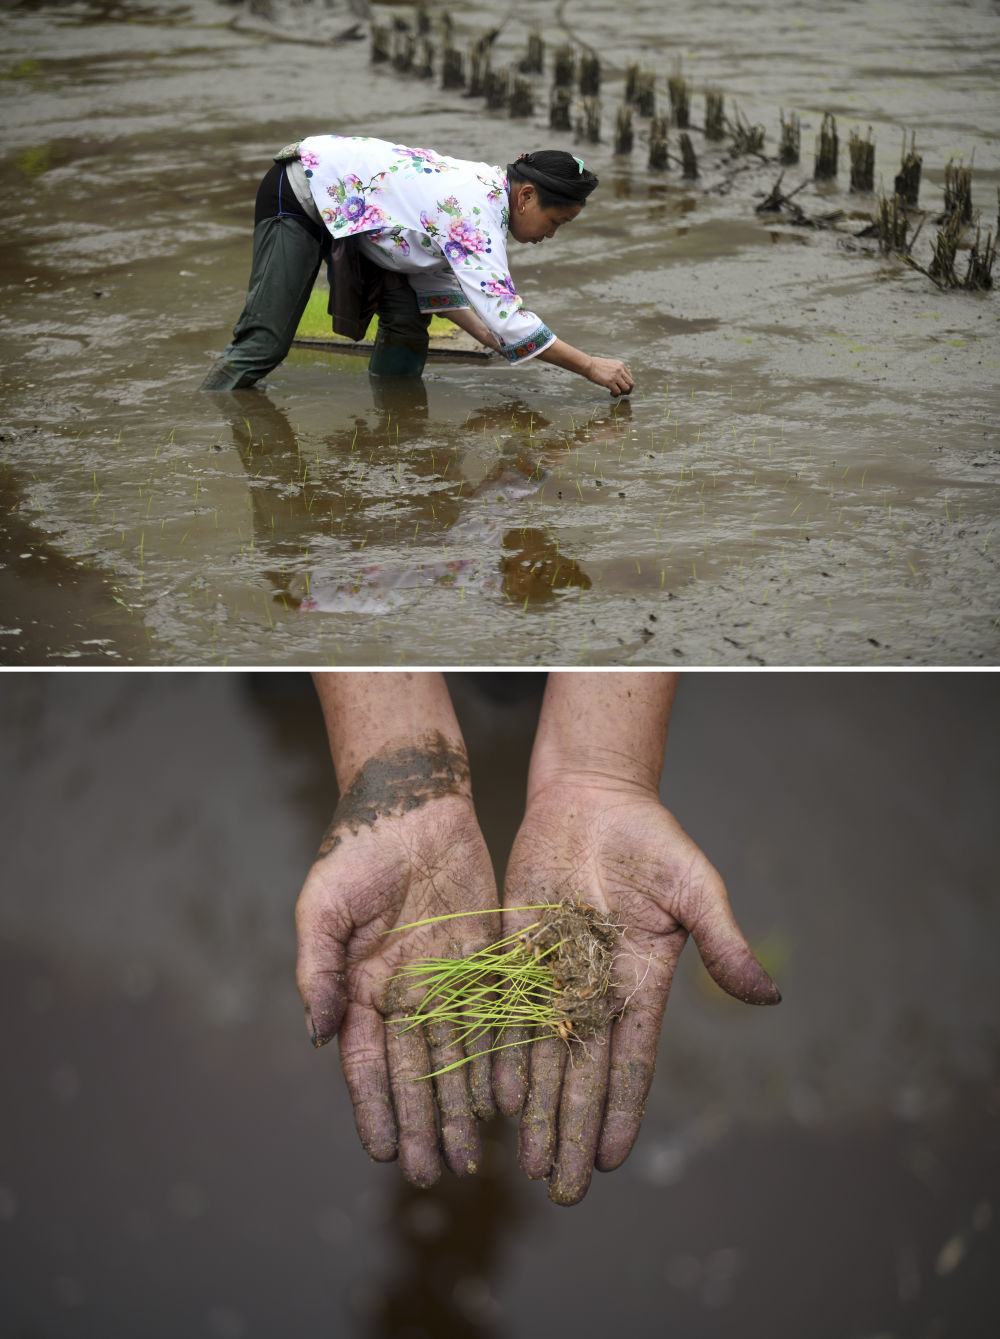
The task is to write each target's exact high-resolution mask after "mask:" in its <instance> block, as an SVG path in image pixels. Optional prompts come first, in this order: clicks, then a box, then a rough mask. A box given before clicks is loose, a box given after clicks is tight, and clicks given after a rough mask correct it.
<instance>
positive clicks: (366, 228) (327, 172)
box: [276, 135, 555, 363]
mask: <svg viewBox="0 0 1000 1339" xmlns="http://www.w3.org/2000/svg"><path fill="white" fill-rule="evenodd" d="M294 157H297V158H299V159H300V161H301V163H302V167H303V169H304V170H305V174H306V177H307V178H308V181H309V188H310V190H311V192H312V196H313V199H314V200H315V202H316V207H317V209H318V210H319V212H320V215H321V216H322V218H323V221H324V223H325V224H326V226H327V228H328V229H329V230H330V232H331V233H332V234H333V235H334V237H338V238H339V237H356V238H357V239H358V242H359V245H360V246H361V248H362V250H363V251H364V252H365V254H366V255H368V256H369V257H370V258H371V259H372V260H374V261H375V262H376V263H377V264H379V265H381V266H383V267H384V268H386V269H392V270H399V271H401V272H403V273H405V274H406V275H407V277H408V279H409V282H410V285H411V287H412V288H413V289H414V290H415V292H416V294H417V301H418V304H419V306H420V309H421V311H426V312H434V311H442V310H447V309H449V308H451V309H454V308H456V307H467V306H468V307H472V308H473V310H474V311H475V312H476V313H477V314H478V315H479V317H480V318H481V319H482V321H483V322H484V324H485V325H486V327H487V328H488V329H489V330H490V332H491V333H492V334H493V335H495V336H496V338H497V340H498V341H499V343H500V347H501V349H502V350H503V352H504V354H505V355H506V356H507V358H508V360H509V361H510V362H512V363H519V362H525V361H527V359H529V358H533V357H534V356H535V355H536V354H538V353H541V352H542V350H543V349H545V348H547V347H548V345H549V344H551V343H552V342H553V340H554V339H555V335H553V333H552V331H551V330H550V329H549V328H548V326H546V325H544V324H543V323H542V322H541V321H540V320H539V318H538V317H537V316H535V315H534V313H533V312H528V311H525V310H524V308H523V305H522V302H521V299H520V297H519V296H518V293H517V290H516V288H515V287H514V281H513V279H512V278H511V277H510V273H509V271H508V268H507V223H508V214H507V178H506V174H505V173H504V172H503V171H502V170H501V169H500V168H499V167H492V166H490V165H489V164H488V163H472V162H466V161H465V160H463V159H459V158H448V157H446V156H445V155H443V154H438V153H434V152H433V151H432V150H430V149H409V148H406V147H405V146H404V145H401V144H390V143H388V142H387V141H385V140H380V139H371V138H369V137H367V136H362V135H311V136H309V137H308V138H307V139H303V140H300V141H298V142H297V143H295V144H289V145H287V146H286V147H285V148H284V149H282V150H281V152H280V153H279V154H277V155H276V158H277V160H278V161H281V159H283V158H294Z"/></svg>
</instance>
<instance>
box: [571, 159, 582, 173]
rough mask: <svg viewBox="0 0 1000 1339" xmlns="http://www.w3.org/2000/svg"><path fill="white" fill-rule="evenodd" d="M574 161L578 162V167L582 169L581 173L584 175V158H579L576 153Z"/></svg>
mask: <svg viewBox="0 0 1000 1339" xmlns="http://www.w3.org/2000/svg"><path fill="white" fill-rule="evenodd" d="M573 162H574V163H576V165H577V167H578V168H579V169H580V175H581V176H582V175H583V159H582V158H577V157H576V155H575V154H574V155H573Z"/></svg>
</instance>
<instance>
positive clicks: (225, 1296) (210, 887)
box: [0, 674, 1000, 1339]
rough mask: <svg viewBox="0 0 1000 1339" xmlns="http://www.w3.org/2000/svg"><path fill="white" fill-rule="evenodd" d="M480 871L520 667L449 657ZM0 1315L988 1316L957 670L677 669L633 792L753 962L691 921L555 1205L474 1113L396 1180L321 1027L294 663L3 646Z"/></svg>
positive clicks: (393, 1337) (711, 1332) (990, 1108)
mask: <svg viewBox="0 0 1000 1339" xmlns="http://www.w3.org/2000/svg"><path fill="white" fill-rule="evenodd" d="M451 683H452V687H453V693H454V696H455V699H456V703H457V705H458V708H459V711H460V714H461V718H462V723H463V728H464V730H465V734H466V740H467V743H468V745H469V749H470V754H471V759H472V767H473V778H474V787H475V797H476V802H477V809H478V811H479V813H480V815H481V817H482V821H483V825H484V830H485V832H486V834H487V838H488V840H489V843H490V847H491V850H492V852H493V854H494V857H495V861H496V864H497V867H498V870H499V871H501V872H502V867H503V857H504V853H505V851H506V849H507V848H508V847H509V844H510V841H511V839H512V836H513V833H514V831H515V830H516V825H517V822H518V819H519V813H520V807H521V804H522V802H523V784H524V769H525V766H526V760H527V755H528V751H529V749H530V741H531V737H532V732H533V726H534V719H535V713H536V708H537V692H538V687H539V684H538V682H537V680H534V679H533V680H523V681H521V682H520V683H519V684H518V685H517V687H518V689H520V690H521V691H516V692H515V691H512V687H513V686H512V683H511V682H510V681H509V680H506V679H504V678H503V677H499V678H498V677H497V676H463V675H453V676H451ZM3 688H4V692H3V694H2V695H0V774H2V775H3V777H4V778H5V787H4V795H3V804H2V807H0V813H2V819H0V824H2V843H3V849H4V855H5V860H4V867H5V878H4V891H3V893H2V895H0V957H2V969H0V996H2V1004H0V1019H2V1027H3V1047H2V1060H0V1083H2V1088H3V1092H4V1094H5V1101H4V1102H3V1103H2V1104H0V1248H2V1251H3V1255H4V1259H5V1269H4V1271H3V1273H2V1277H0V1332H2V1333H3V1334H4V1335H5V1336H6V1335H11V1336H16V1337H17V1339H28V1337H29V1336H32V1337H34V1339H38V1337H40V1336H46V1339H48V1336H52V1337H53V1339H56V1337H61V1336H94V1337H95V1339H96V1337H97V1336H100V1337H101V1339H114V1337H115V1336H119V1335H121V1336H128V1335H134V1334H136V1333H142V1334H143V1335H148V1336H161V1335H162V1336H164V1337H166V1336H176V1335H178V1334H185V1335H188V1334H190V1335H201V1334H204V1335H208V1336H211V1335H220V1336H244V1335H245V1336H247V1337H248V1339H249V1337H251V1336H256V1335H260V1336H272V1335H274V1334H277V1333H281V1334H288V1335H299V1334H303V1335H304V1334H307V1333H308V1334H328V1335H331V1336H338V1339H340V1337H343V1339H418V1337H429V1339H438V1337H439V1336H443V1337H444V1339H448V1337H450V1336H463V1337H465V1336H475V1337H476V1339H480V1337H481V1336H489V1339H522V1337H523V1336H527V1337H528V1339H543V1336H547V1335H551V1334H554V1333H572V1334H576V1335H579V1336H581V1339H590V1336H594V1337H595V1339H596V1337H597V1336H601V1335H605V1334H607V1333H608V1331H609V1330H617V1329H622V1330H628V1331H630V1332H632V1333H636V1334H653V1333H656V1334H667V1335H671V1336H674V1335H676V1336H677V1339H690V1337H692V1336H694V1337H695V1339H697V1337H699V1336H705V1337H706V1339H709V1337H712V1339H715V1337H716V1336H730V1335H732V1334H734V1333H737V1332H739V1333H740V1334H743V1335H746V1336H748V1337H749V1339H756V1337H757V1336H760V1339H765V1337H766V1339H801V1337H802V1336H804V1335H808V1336H813V1337H814V1339H874V1336H890V1335H891V1336H898V1337H899V1339H904V1337H907V1339H908V1337H909V1336H914V1337H919V1339H939V1337H943V1336H953V1337H954V1339H970V1337H971V1339H978V1336H983V1339H986V1336H987V1335H991V1334H992V1333H993V1329H994V1325H993V1321H994V1320H995V1316H996V1314H997V1303H998V1300H1000V1296H998V1285H997V1281H996V1273H995V1268H994V1262H995V1259H996V1248H997V1221H996V1214H997V1209H998V1205H1000V1139H998V1115H1000V1068H998V1036H1000V1031H998V1029H1000V998H998V989H997V979H996V971H995V944H996V942H997V933H998V929H1000V926H998V920H1000V904H998V898H997V889H996V865H997V837H996V825H995V821H994V818H995V813H996V807H997V799H998V795H1000V787H998V780H1000V778H998V771H1000V764H998V758H1000V750H998V742H1000V719H998V717H1000V711H998V706H997V698H996V692H995V686H994V684H993V682H992V679H991V678H990V677H989V676H964V677H961V676H942V675H935V676H908V677H901V676H893V675H888V676H878V677H874V676H860V677H856V676H851V677H844V676H839V677H831V676H805V675H798V676H789V675H777V676H767V677H765V678H760V677H755V678H753V679H752V680H750V681H746V680H745V678H744V676H739V677H733V676H718V675H690V676H687V677H686V678H685V679H684V680H683V681H682V685H681V690H680V693H679V696H678V701H677V705H676V709H675V713H674V721H673V724H672V728H671V739H670V744H669V748H668V761H667V768H666V772H665V777H664V783H663V796H664V799H665V801H666V802H667V803H668V804H669V805H670V806H671V807H672V809H673V810H674V812H675V813H676V814H677V816H678V817H679V818H680V820H681V821H682V822H683V823H684V824H685V826H686V827H687V828H688V830H689V831H690V832H691V833H692V835H693V836H694V837H695V838H696V840H698V841H699V843H700V844H702V846H703V847H704V849H705V850H706V851H707V852H708V853H709V855H710V856H711V858H712V859H713V861H714V862H715V863H716V864H717V865H718V867H719V868H720V870H721V871H722V872H723V874H724V876H725V878H726V880H727V884H728V887H729V890H730V894H731V898H732V901H733V904H734V908H735V911H736V914H737V916H738V918H739V920H740V923H741V925H742V926H743V928H744V929H745V931H746V932H747V934H748V935H749V936H750V938H751V940H752V941H753V943H754V944H755V946H756V947H757V948H758V950H759V951H760V952H761V954H762V955H763V956H764V957H765V960H766V961H767V962H768V963H769V965H770V966H771V967H772V969H773V970H774V971H775V973H776V975H777V976H778V978H779V980H780V983H781V987H782V990H783V993H784V1002H783V1004H782V1005H781V1006H780V1008H778V1009H776V1010H768V1011H754V1010H751V1009H748V1008H745V1007H743V1006H739V1005H737V1004H735V1003H733V1002H731V1001H729V1000H728V999H727V998H725V997H723V996H721V994H720V993H719V992H718V991H717V990H716V989H715V987H714V986H712V985H711V983H710V982H709V981H708V979H707V977H706V974H705V973H704V971H703V969H702V968H701V967H700V965H699V963H698V961H697V958H696V956H695V954H694V951H693V949H692V948H691V947H690V946H689V947H688V949H687V951H686V952H685V954H684V956H683V958H682V960H681V969H680V971H679V974H678V980H677V983H676V985H675V989H674V993H673V995H672V998H671V1002H670V1006H669V1009H668V1011H667V1019H666V1024H665V1028H664V1032H663V1038H662V1042H661V1048H660V1056H659V1063H658V1070H657V1076H656V1081H655V1084H654V1088H653V1092H652V1095H651V1099H650V1103H649V1109H648V1114H647V1117H646V1121H645V1124H644V1127H643V1132H642V1134H641V1136H640V1140H639V1143H638V1145H637V1146H636V1149H635V1151H634V1153H633V1155H632V1157H631V1158H630V1159H629V1160H628V1162H626V1164H625V1165H624V1166H623V1167H622V1168H621V1169H620V1170H619V1171H618V1172H616V1173H614V1174H612V1175H609V1176H599V1177H597V1178H596V1180H595V1182H594V1184H593V1187H592V1189H591V1191H590V1193H589V1195H588V1196H587V1198H586V1199H585V1200H584V1202H583V1203H582V1204H581V1205H580V1206H578V1207H577V1208H574V1209H573V1210H571V1211H567V1210H562V1209H558V1208H556V1207H555V1206H553V1205H551V1204H550V1203H549V1202H548V1201H547V1199H546V1197H545V1191H544V1186H543V1185H538V1184H532V1183H529V1182H527V1181H525V1180H524V1178H523V1177H522V1176H521V1174H520V1173H519V1172H518V1170H517V1169H516V1166H515V1162H514V1148H513V1138H512V1135H513V1131H512V1128H511V1126H510V1124H509V1123H508V1122H504V1121H498V1122H496V1123H495V1124H494V1125H493V1126H492V1127H491V1128H490V1130H489V1131H488V1138H487V1158H486V1163H485V1167H484V1171H483V1174H482V1175H480V1176H478V1177H476V1178H473V1179H471V1180H469V1181H467V1182H466V1181H459V1180H457V1179H455V1178H452V1177H446V1178H445V1179H444V1180H442V1181H441V1182H440V1183H439V1185H438V1186H437V1187H435V1188H434V1189H433V1190H432V1191H430V1192H427V1193H417V1192H415V1191H412V1190H410V1189H408V1188H407V1187H406V1186H405V1185H404V1183H403V1182H402V1180H401V1178H400V1176H399V1173H398V1171H397V1170H396V1168H395V1167H393V1166H377V1165H374V1164H371V1163H370V1162H369V1161H368V1159H367V1158H366V1157H365V1155H364V1154H363V1152H362V1150H361V1148H360V1146H359V1144H358V1142H357V1139H356V1136H355V1133H354V1128H353V1119H352V1114H351V1111H350V1106H349V1103H348V1101H347V1098H346V1095H345V1092H344V1089H343V1084H342V1081H341V1078H340V1075H339V1071H338V1068H337V1060H336V1054H335V1049H334V1048H330V1049H329V1050H328V1051H325V1052H322V1053H320V1054H316V1053H314V1052H313V1051H312V1050H311V1049H310V1047H309V1045H308V1042H307V1039H306V1037H305V1032H304V1029H303V1026H302V1019H301V1007H300V1005H299V1001H298V998H297V994H296V991H295V986H294V937H293V929H292V908H293V903H294V898H295V895H296V893H297V890H298V885H299V883H300V881H301V878H302V876H303V873H304V871H305V869H306V867H307V865H308V862H309V860H310V858H311V855H312V852H313V850H314V848H315V844H316V841H317V838H318V835H319V834H320V833H321V831H322V830H323V828H324V827H325V824H326V822H327V821H328V818H329V813H330V810H331V808H332V806H333V804H334V802H335V789H334V785H333V779H332V772H331V768H330V764H329V760H328V757H327V754H326V745H325V739H324V736H323V729H322V722H321V719H320V716H319V712H318V709H317V706H316V704H315V701H314V698H313V694H312V689H311V686H310V684H309V682H308V680H307V679H306V678H305V677H304V676H294V675H293V676H286V675H270V676H264V675H255V676H240V675H236V674H230V675H193V676H188V675H185V676H171V675H156V676H128V675H126V676H124V677H115V678H113V679H112V678H109V677H105V676H98V677H94V676H89V675H82V676H81V675H76V676H67V675H58V676H35V675H23V674H8V675H6V676H5V677H4V680H3Z"/></svg>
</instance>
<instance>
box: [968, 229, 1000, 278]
mask: <svg viewBox="0 0 1000 1339" xmlns="http://www.w3.org/2000/svg"><path fill="white" fill-rule="evenodd" d="M980 240H981V230H980V229H979V228H977V229H976V240H975V241H974V242H973V243H972V246H971V247H970V248H969V261H968V265H967V267H966V271H965V280H964V282H963V285H962V287H963V288H968V289H980V290H986V289H989V288H992V287H993V265H994V262H995V261H996V258H997V243H996V237H995V236H994V235H993V233H992V232H987V234H986V243H985V245H984V246H983V249H982V251H980V249H979V243H980Z"/></svg>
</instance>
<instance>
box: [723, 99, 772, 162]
mask: <svg viewBox="0 0 1000 1339" xmlns="http://www.w3.org/2000/svg"><path fill="white" fill-rule="evenodd" d="M733 115H734V117H735V120H730V119H729V117H727V118H726V124H727V125H728V126H729V134H730V136H731V137H732V145H731V148H732V151H733V153H734V154H750V153H752V154H756V155H758V156H762V151H763V148H764V127H763V126H759V125H751V124H750V122H749V120H748V119H747V117H746V116H745V115H744V114H743V112H742V111H741V110H740V108H739V107H737V106H736V104H735V103H734V104H733Z"/></svg>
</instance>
